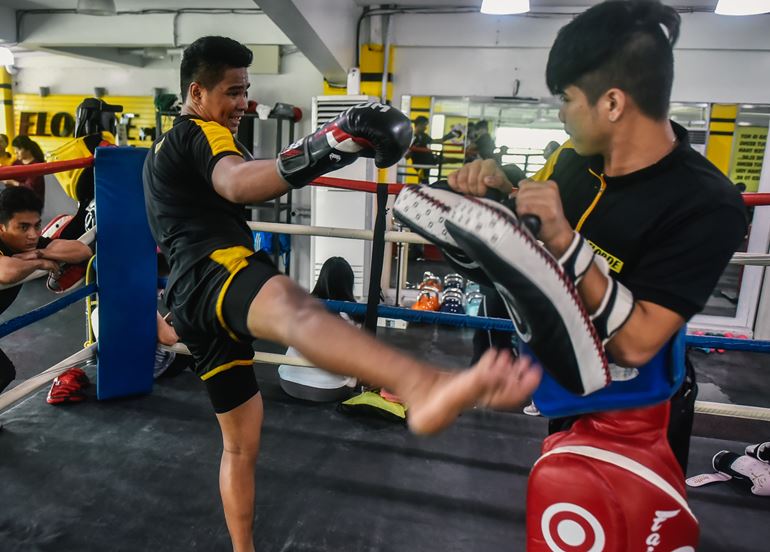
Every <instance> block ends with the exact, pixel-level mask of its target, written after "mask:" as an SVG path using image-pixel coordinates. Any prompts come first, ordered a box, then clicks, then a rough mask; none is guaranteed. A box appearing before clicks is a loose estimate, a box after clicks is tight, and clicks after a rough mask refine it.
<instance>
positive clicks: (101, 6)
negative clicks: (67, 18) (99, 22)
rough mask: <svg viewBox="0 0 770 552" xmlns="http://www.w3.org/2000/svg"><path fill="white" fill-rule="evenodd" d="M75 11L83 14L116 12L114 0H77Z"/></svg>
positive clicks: (113, 13) (111, 13)
mask: <svg viewBox="0 0 770 552" xmlns="http://www.w3.org/2000/svg"><path fill="white" fill-rule="evenodd" d="M75 11H76V12H77V13H82V14H84V15H117V13H118V10H117V8H115V0H78V6H77V8H76V9H75Z"/></svg>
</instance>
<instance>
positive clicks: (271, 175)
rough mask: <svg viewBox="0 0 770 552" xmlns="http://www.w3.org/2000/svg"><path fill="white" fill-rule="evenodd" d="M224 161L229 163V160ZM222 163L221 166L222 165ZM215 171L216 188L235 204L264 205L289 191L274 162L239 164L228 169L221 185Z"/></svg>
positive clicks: (260, 161)
mask: <svg viewBox="0 0 770 552" xmlns="http://www.w3.org/2000/svg"><path fill="white" fill-rule="evenodd" d="M222 161H229V160H228V158H225V159H223V160H222ZM222 161H220V164H221V163H222ZM218 169H219V164H217V167H216V168H215V169H214V170H215V179H214V188H215V190H216V191H217V193H219V194H220V195H222V196H223V197H224V198H225V199H227V200H229V201H232V202H233V203H242V204H249V203H262V202H263V201H269V200H271V199H275V198H277V197H280V196H282V195H283V194H285V193H286V192H288V191H289V184H288V183H287V182H286V181H285V180H284V179H283V178H281V176H280V175H279V174H278V171H277V170H276V168H275V161H273V160H267V159H265V160H258V161H247V162H245V163H238V164H237V165H232V166H230V167H227V168H226V169H225V170H227V171H228V172H227V173H224V174H223V175H222V178H221V182H222V183H223V185H220V184H219V181H220V179H219V178H217V176H218V175H216V171H217V170H218Z"/></svg>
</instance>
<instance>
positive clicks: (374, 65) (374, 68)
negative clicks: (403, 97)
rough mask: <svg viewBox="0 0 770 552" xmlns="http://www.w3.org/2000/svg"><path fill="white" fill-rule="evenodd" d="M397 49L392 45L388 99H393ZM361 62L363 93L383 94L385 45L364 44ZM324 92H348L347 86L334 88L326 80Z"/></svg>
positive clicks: (342, 93)
mask: <svg viewBox="0 0 770 552" xmlns="http://www.w3.org/2000/svg"><path fill="white" fill-rule="evenodd" d="M394 53H395V49H394V48H393V47H392V46H391V47H390V59H388V84H387V87H386V89H387V95H386V98H387V99H388V100H392V99H393V55H394ZM359 62H360V64H361V67H360V69H361V94H364V95H366V96H376V97H377V98H379V97H381V96H382V67H383V65H384V64H385V47H384V46H383V45H382V44H364V45H362V46H361V55H360V59H359ZM324 94H326V95H341V96H344V95H345V94H347V89H346V88H336V87H334V88H332V87H331V86H329V83H328V82H326V80H324Z"/></svg>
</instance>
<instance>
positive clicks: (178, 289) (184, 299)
mask: <svg viewBox="0 0 770 552" xmlns="http://www.w3.org/2000/svg"><path fill="white" fill-rule="evenodd" d="M278 274H280V272H279V271H278V269H276V267H275V265H274V264H273V263H272V261H271V260H270V257H269V256H268V255H267V254H266V253H265V252H264V251H259V252H257V253H254V252H253V251H251V250H250V249H248V248H246V247H243V246H237V247H231V248H227V249H218V250H216V251H214V252H213V253H212V254H211V255H209V256H208V258H205V259H202V260H200V261H199V262H198V263H196V264H195V266H193V268H192V269H191V270H189V271H188V272H187V273H186V274H184V275H183V276H181V277H180V278H179V279H178V280H177V281H176V283H175V284H174V288H173V290H172V291H171V295H170V297H169V298H168V303H169V305H168V306H169V308H170V309H171V311H172V313H173V315H174V328H175V329H176V332H177V334H179V338H180V339H181V341H182V342H183V343H184V344H186V345H187V347H188V348H189V349H190V352H191V353H192V356H193V359H194V361H195V372H196V373H197V374H198V376H199V377H200V378H201V379H202V380H203V382H204V383H205V384H206V389H207V391H208V394H209V398H210V399H211V404H212V405H213V407H214V410H215V411H216V412H217V413H223V412H228V411H230V410H232V409H233V408H235V407H237V406H239V405H241V404H243V403H244V402H246V401H247V400H249V399H250V398H251V397H253V396H254V395H256V394H257V393H258V392H259V386H258V385H257V380H256V378H255V376H254V368H253V367H252V359H253V357H254V349H253V348H252V341H253V340H254V338H253V337H252V336H251V335H250V334H249V330H248V326H247V318H248V312H249V306H250V305H251V302H252V300H253V299H254V297H255V296H256V295H257V293H258V292H259V290H260V289H261V288H262V286H263V285H264V284H265V282H267V281H268V280H269V279H270V278H272V277H273V276H276V275H278Z"/></svg>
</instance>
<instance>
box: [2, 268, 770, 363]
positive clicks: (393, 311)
mask: <svg viewBox="0 0 770 552" xmlns="http://www.w3.org/2000/svg"><path fill="white" fill-rule="evenodd" d="M167 282H168V279H167V278H158V288H160V289H162V288H165V287H166V284H167ZM324 302H325V303H326V308H327V309H329V310H330V311H331V312H337V313H339V312H344V313H345V314H350V315H355V316H363V315H365V314H366V305H365V304H364V303H353V302H348V301H331V300H327V301H324ZM377 314H378V315H379V316H382V317H384V318H397V319H399V320H407V321H409V322H418V323H424V324H441V325H444V326H454V327H459V328H472V329H477V330H497V331H501V332H514V331H516V328H515V327H514V326H513V322H511V321H510V320H507V319H505V318H487V317H484V316H470V315H467V314H452V313H448V312H436V311H418V310H412V309H407V308H404V307H391V306H388V305H380V306H379V307H377ZM20 318H21V317H20ZM10 322H11V321H9V322H6V324H8V323H10ZM4 326H5V325H0V337H4V336H5V335H7V333H2V329H3V328H4ZM20 327H21V326H20ZM11 331H13V330H11ZM8 333H9V332H8ZM685 344H686V345H687V346H688V347H701V348H703V349H725V350H726V351H748V352H752V353H770V341H758V340H754V339H733V338H729V337H715V336H702V335H688V336H687V337H686V338H685Z"/></svg>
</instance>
